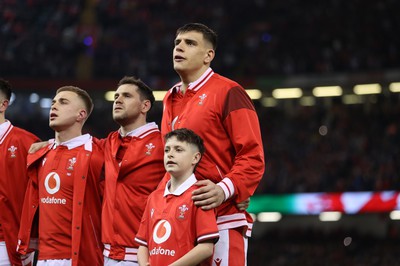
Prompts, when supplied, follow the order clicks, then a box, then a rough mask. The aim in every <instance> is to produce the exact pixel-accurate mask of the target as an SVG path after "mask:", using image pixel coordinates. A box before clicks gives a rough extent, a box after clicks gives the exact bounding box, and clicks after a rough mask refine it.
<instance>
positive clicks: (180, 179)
mask: <svg viewBox="0 0 400 266" xmlns="http://www.w3.org/2000/svg"><path fill="white" fill-rule="evenodd" d="M192 174H193V171H188V172H187V173H185V174H182V175H181V176H173V175H172V174H171V186H170V187H169V188H168V189H169V192H171V193H172V192H174V191H175V190H177V188H178V187H179V186H180V185H182V184H183V183H184V182H185V181H186V180H187V179H188V178H189V177H190V176H191V175H192Z"/></svg>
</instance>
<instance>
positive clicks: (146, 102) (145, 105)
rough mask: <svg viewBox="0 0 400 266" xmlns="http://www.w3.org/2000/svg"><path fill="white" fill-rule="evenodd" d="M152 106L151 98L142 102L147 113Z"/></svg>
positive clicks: (144, 111) (143, 111)
mask: <svg viewBox="0 0 400 266" xmlns="http://www.w3.org/2000/svg"><path fill="white" fill-rule="evenodd" d="M150 108H151V103H150V101H149V100H144V101H143V102H142V113H144V114H145V113H147V112H148V111H149V110H150Z"/></svg>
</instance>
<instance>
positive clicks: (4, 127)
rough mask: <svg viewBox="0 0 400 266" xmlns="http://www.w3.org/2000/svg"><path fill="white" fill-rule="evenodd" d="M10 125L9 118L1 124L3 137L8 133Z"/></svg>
mask: <svg viewBox="0 0 400 266" xmlns="http://www.w3.org/2000/svg"><path fill="white" fill-rule="evenodd" d="M10 125H11V122H10V121H8V120H6V122H4V123H2V124H0V138H2V137H3V135H4V134H5V133H6V131H7V130H8V128H9V127H10Z"/></svg>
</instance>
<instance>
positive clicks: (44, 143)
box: [28, 141, 49, 153]
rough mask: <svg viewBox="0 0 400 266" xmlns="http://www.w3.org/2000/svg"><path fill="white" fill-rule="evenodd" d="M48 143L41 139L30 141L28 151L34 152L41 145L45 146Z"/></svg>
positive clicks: (41, 146)
mask: <svg viewBox="0 0 400 266" xmlns="http://www.w3.org/2000/svg"><path fill="white" fill-rule="evenodd" d="M48 144H49V142H48V141H41V142H35V143H32V145H31V147H30V148H29V151H28V153H35V152H37V151H38V150H40V149H41V148H43V147H46V146H47V145H48Z"/></svg>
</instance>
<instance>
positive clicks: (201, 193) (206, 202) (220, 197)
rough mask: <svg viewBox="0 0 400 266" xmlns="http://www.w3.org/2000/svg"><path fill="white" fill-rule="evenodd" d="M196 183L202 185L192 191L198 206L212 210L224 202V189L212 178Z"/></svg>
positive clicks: (193, 198)
mask: <svg viewBox="0 0 400 266" xmlns="http://www.w3.org/2000/svg"><path fill="white" fill-rule="evenodd" d="M195 185H196V186H198V187H200V188H198V189H196V190H194V191H193V192H192V195H193V196H192V200H193V201H194V204H195V205H196V206H200V207H201V208H202V209H203V210H211V209H214V208H216V207H218V206H219V205H221V204H222V202H224V200H225V194H224V191H223V190H222V188H221V187H220V186H218V185H216V184H214V183H213V182H211V181H210V180H200V181H197V182H196V184H195Z"/></svg>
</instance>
